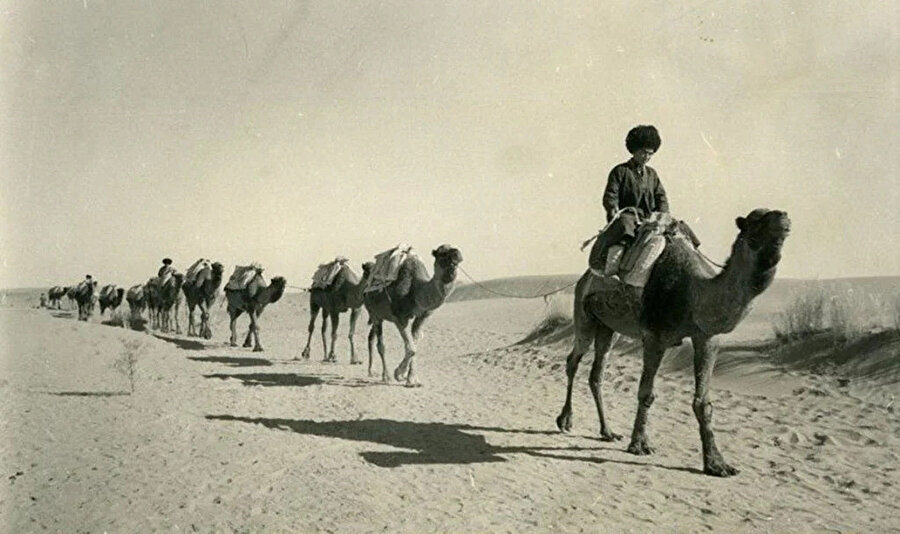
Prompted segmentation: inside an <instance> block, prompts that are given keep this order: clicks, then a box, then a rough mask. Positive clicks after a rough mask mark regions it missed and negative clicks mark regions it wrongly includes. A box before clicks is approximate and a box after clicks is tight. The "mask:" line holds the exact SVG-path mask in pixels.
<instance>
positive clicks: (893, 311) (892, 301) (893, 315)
mask: <svg viewBox="0 0 900 534" xmlns="http://www.w3.org/2000/svg"><path fill="white" fill-rule="evenodd" d="M885 306H886V307H887V315H888V320H889V321H890V323H891V328H892V329H893V330H894V331H895V332H900V294H898V295H894V296H893V297H891V298H889V299H888V300H887V302H886V303H885Z"/></svg>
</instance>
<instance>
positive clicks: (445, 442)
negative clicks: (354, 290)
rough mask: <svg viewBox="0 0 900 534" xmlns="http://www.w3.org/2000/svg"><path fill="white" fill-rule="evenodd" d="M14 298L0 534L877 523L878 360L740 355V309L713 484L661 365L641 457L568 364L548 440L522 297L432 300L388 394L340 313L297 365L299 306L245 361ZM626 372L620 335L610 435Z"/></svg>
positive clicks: (627, 388)
mask: <svg viewBox="0 0 900 534" xmlns="http://www.w3.org/2000/svg"><path fill="white" fill-rule="evenodd" d="M34 296H35V294H33V293H32V294H30V296H21V297H18V296H15V295H11V296H7V299H6V301H5V305H6V306H5V307H3V308H0V339H2V340H3V351H2V359H0V365H2V369H3V371H2V382H0V413H2V423H0V424H2V432H3V434H2V435H3V436H4V439H3V441H2V444H3V448H2V451H0V462H2V465H3V466H4V469H5V475H6V477H7V481H6V483H5V484H4V492H3V495H2V501H3V505H2V518H3V519H2V520H0V525H2V529H3V530H4V531H7V532H34V531H41V530H44V529H47V530H50V531H64V532H81V531H87V532H103V531H109V532H149V531H156V530H163V531H200V532H209V531H226V532H229V531H254V532H256V531H262V532H275V531H278V532H282V531H301V532H306V531H330V532H372V531H389V532H423V531H454V532H456V531H478V532H485V531H490V532H522V531H533V532H546V531H564V532H580V531H591V532H597V531H604V532H648V531H651V532H660V531H662V532H667V531H678V532H704V531H710V530H712V531H716V532H722V531H728V532H731V531H741V532H786V531H787V532H812V531H826V530H827V531H833V530H837V531H860V532H886V531H890V530H894V529H896V528H897V517H898V512H900V505H898V504H897V503H898V502H900V490H898V484H900V482H898V473H897V471H898V465H900V463H898V460H900V458H898V455H900V421H898V417H897V412H896V407H895V406H893V405H891V404H890V395H891V394H896V393H897V391H896V388H897V385H896V383H886V382H884V381H878V380H875V379H874V378H873V376H876V375H879V374H884V373H883V371H884V368H885V366H887V365H891V361H892V360H891V359H890V357H889V356H890V353H889V352H888V353H886V354H887V355H886V356H885V357H884V358H882V359H880V360H878V362H877V363H875V364H873V367H872V368H871V369H869V368H868V367H865V369H869V370H868V371H866V372H860V374H858V375H854V381H853V382H852V383H849V384H848V383H846V382H842V381H839V380H838V379H839V378H840V376H838V375H835V374H829V373H817V372H814V371H816V369H814V367H815V365H812V366H810V365H806V364H805V363H802V362H803V361H804V359H803V357H802V355H800V354H794V353H791V355H790V358H788V357H785V358H784V359H782V360H779V361H775V360H772V359H769V360H762V359H761V358H760V357H759V355H760V354H761V353H762V352H761V351H760V347H764V346H765V336H764V335H762V333H763V328H762V325H764V323H765V321H766V317H765V313H761V312H759V309H760V306H758V307H757V310H756V311H755V312H754V313H758V312H759V313H760V315H758V316H754V317H752V319H753V320H752V321H749V322H748V323H747V325H746V328H744V327H742V329H741V331H740V332H735V334H734V335H733V337H732V338H731V339H728V340H724V342H723V350H724V351H725V353H724V354H723V355H722V357H721V362H722V364H721V365H720V366H719V369H718V372H717V375H716V378H715V380H714V382H713V388H714V402H715V407H716V414H715V428H716V429H717V433H718V441H719V445H720V448H721V449H722V451H723V453H724V454H725V455H726V456H727V457H728V459H729V460H730V461H732V462H733V463H734V464H736V465H737V466H738V467H739V468H740V469H741V473H740V474H739V475H738V476H736V477H733V478H730V479H713V478H710V477H706V476H703V475H702V474H701V473H700V471H699V468H700V466H701V458H700V443H699V438H698V434H697V424H696V421H695V419H694V416H693V414H692V412H691V407H690V399H691V391H692V379H691V377H690V373H687V372H685V371H684V366H683V365H682V363H683V362H682V360H683V358H684V357H685V355H684V354H681V353H678V352H675V353H673V354H670V355H669V356H667V360H668V363H667V367H666V369H665V370H664V371H663V373H662V374H661V377H660V379H659V380H658V384H659V386H658V391H657V394H658V399H657V402H656V404H655V405H654V407H653V410H652V412H651V416H650V417H651V420H650V438H651V440H653V441H654V442H655V445H656V447H657V453H656V454H655V455H653V456H648V457H637V456H632V455H630V454H627V453H626V452H625V450H624V449H625V445H626V443H625V442H617V443H605V442H601V441H599V440H598V439H597V435H598V429H599V428H598V424H597V419H596V412H595V410H594V407H593V401H592V400H591V398H590V393H589V391H588V388H587V369H588V368H589V366H582V369H581V370H580V372H579V377H578V379H577V380H578V384H577V389H576V392H575V399H574V410H575V420H574V421H575V429H574V431H573V433H572V434H570V435H561V434H559V433H558V432H557V431H556V429H555V424H554V418H555V417H556V415H557V413H558V410H559V408H560V406H561V404H562V401H563V396H564V387H565V375H564V362H565V356H566V353H567V352H568V349H569V345H568V339H567V337H566V335H565V334H564V333H562V334H560V333H559V332H558V331H556V332H554V333H555V334H557V335H556V337H555V338H554V337H553V336H550V337H543V338H538V339H534V340H532V341H531V342H528V343H518V342H519V341H521V340H522V339H523V338H525V337H526V335H527V334H528V333H529V332H530V331H531V330H532V329H533V328H534V326H535V325H536V324H538V323H539V322H540V321H541V320H542V319H543V318H544V316H545V310H546V308H545V304H544V303H543V302H542V301H541V300H539V299H538V300H514V299H493V300H464V301H459V302H454V303H451V304H447V305H445V306H444V307H443V308H441V309H440V310H439V311H438V312H437V313H436V314H435V316H434V318H433V321H432V322H431V323H430V324H429V325H428V326H426V329H425V338H424V340H423V341H422V343H421V344H420V363H419V364H418V371H419V374H420V378H421V379H422V381H423V382H424V384H425V385H424V387H421V388H406V387H402V386H399V385H396V384H391V385H383V384H381V383H380V382H379V381H378V380H377V379H375V378H369V377H368V376H367V374H366V365H363V366H350V365H348V364H347V362H348V361H349V354H348V344H347V340H346V338H345V333H344V332H345V329H346V323H347V321H346V320H345V321H343V325H342V331H341V337H340V338H339V342H338V359H339V363H338V364H323V363H320V362H319V360H321V359H322V356H323V355H324V353H323V350H322V347H321V338H320V337H319V332H318V329H317V330H316V333H315V336H316V337H315V338H314V342H313V357H312V359H311V360H310V361H296V360H293V358H294V357H296V356H298V355H299V353H300V350H301V348H302V347H303V345H304V343H305V341H306V323H307V320H308V316H307V312H306V309H307V306H306V296H305V295H302V294H291V295H287V296H286V297H285V298H284V300H283V301H282V302H279V303H277V304H275V305H273V306H272V307H270V308H268V309H267V310H266V312H265V314H264V315H263V318H262V336H263V343H264V345H265V346H266V348H267V351H266V352H264V353H252V352H249V351H248V350H246V349H239V348H231V347H227V346H226V345H225V344H224V342H225V341H226V340H227V336H228V332H227V320H226V317H225V313H224V310H223V309H222V308H218V307H217V308H216V309H214V311H213V325H212V326H213V331H214V338H213V339H212V340H211V341H199V340H195V339H187V338H184V337H182V336H174V335H173V336H158V335H152V334H149V333H143V332H135V331H131V330H127V329H124V328H116V327H111V326H105V325H103V324H101V323H100V320H99V318H97V317H95V318H94V319H93V321H92V322H90V323H79V322H76V321H75V320H74V319H72V318H71V317H70V316H69V315H68V314H67V313H65V312H49V311H47V310H34V309H27V307H26V305H30V304H32V303H33V302H34V301H33V297H34ZM761 304H765V303H761ZM772 307H776V306H775V304H772ZM762 308H763V311H765V310H766V306H762ZM241 327H242V328H246V319H245V320H244V321H243V322H241ZM364 330H365V329H364V328H360V331H359V332H357V334H356V344H357V347H358V348H361V350H362V351H363V354H362V355H363V358H364V359H365V331H364ZM770 334H771V332H769V335H770ZM386 344H387V348H388V355H389V356H388V357H389V362H388V364H389V366H391V369H392V368H393V366H394V365H396V363H397V362H398V361H399V358H400V355H401V354H402V348H401V347H402V346H401V343H400V339H399V336H397V335H396V333H395V332H394V331H393V330H392V329H391V328H386ZM879 347H881V348H880V349H878V350H882V349H883V350H887V351H890V350H896V349H893V348H891V347H893V346H892V345H879ZM798 350H799V349H798ZM810 354H812V352H811V353H810ZM128 355H133V356H134V357H135V359H136V366H135V367H134V369H135V371H136V372H135V374H134V382H133V385H134V388H133V392H132V382H131V380H129V378H128V374H127V372H125V371H127V366H125V365H124V364H123V362H127V356H128ZM791 358H794V359H795V360H791ZM813 359H814V358H813ZM788 360H790V361H788ZM847 361H855V360H854V359H853V358H848V360H847ZM791 362H793V363H791ZM377 363H378V362H376V364H377ZM789 363H790V365H789ZM807 363H808V362H807ZM846 363H847V362H845V364H846ZM853 365H856V364H853ZM893 365H896V358H894V360H893ZM863 367H864V366H863ZM376 369H377V366H376ZM848 369H849V368H848ZM639 371H640V357H639V348H638V347H637V346H636V345H635V344H633V343H623V344H622V345H621V347H620V348H619V349H618V350H617V351H616V353H615V354H614V355H613V357H612V358H611V363H610V366H609V369H608V372H607V377H606V381H605V384H604V388H605V389H604V391H605V393H606V399H607V403H608V408H609V411H610V414H609V418H610V422H611V424H612V425H613V427H614V428H615V430H617V431H618V432H620V433H623V434H626V435H627V434H628V433H629V431H630V428H631V422H632V418H633V416H634V410H635V404H636V398H635V397H636V386H637V379H638V375H639ZM869 371H871V372H869ZM860 390H867V391H868V392H869V393H870V394H869V395H867V396H861V395H860V394H859V391H860Z"/></svg>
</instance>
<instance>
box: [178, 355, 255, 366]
mask: <svg viewBox="0 0 900 534" xmlns="http://www.w3.org/2000/svg"><path fill="white" fill-rule="evenodd" d="M188 360H193V361H195V362H209V363H221V364H223V365H227V366H228V367H268V366H270V365H272V362H271V360H266V359H263V358H235V357H232V356H202V357H200V356H188Z"/></svg>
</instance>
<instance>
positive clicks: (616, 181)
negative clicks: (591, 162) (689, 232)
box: [603, 160, 669, 221]
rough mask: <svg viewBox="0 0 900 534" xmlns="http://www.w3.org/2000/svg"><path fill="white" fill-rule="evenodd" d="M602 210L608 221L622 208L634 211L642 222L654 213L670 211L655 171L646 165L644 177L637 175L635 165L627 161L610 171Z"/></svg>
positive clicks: (664, 192)
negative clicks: (604, 211)
mask: <svg viewBox="0 0 900 534" xmlns="http://www.w3.org/2000/svg"><path fill="white" fill-rule="evenodd" d="M603 208H604V209H605V210H606V220H607V221H609V220H611V219H612V217H613V215H615V214H616V212H617V211H619V210H620V209H622V208H636V209H637V210H638V213H639V215H640V217H641V218H642V219H643V218H645V217H647V216H649V215H650V214H651V213H653V212H654V211H666V212H667V211H669V200H668V199H667V198H666V190H665V189H663V185H662V182H661V181H660V180H659V175H658V174H656V170H655V169H653V168H652V167H649V166H645V167H644V174H643V176H640V175H638V172H637V165H636V164H635V163H634V161H632V160H629V161H627V162H625V163H621V164H619V165H616V166H615V167H613V170H611V171H610V172H609V178H608V180H607V182H606V191H605V192H604V193H603Z"/></svg>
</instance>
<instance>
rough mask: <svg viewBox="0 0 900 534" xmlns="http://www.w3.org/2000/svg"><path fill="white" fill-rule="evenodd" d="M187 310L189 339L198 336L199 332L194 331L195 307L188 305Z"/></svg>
mask: <svg viewBox="0 0 900 534" xmlns="http://www.w3.org/2000/svg"><path fill="white" fill-rule="evenodd" d="M187 309H188V321H187V322H188V324H187V335H188V337H194V336H196V335H197V332H196V331H195V330H194V306H193V305H192V304H188V305H187Z"/></svg>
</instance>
